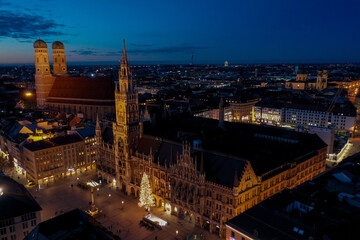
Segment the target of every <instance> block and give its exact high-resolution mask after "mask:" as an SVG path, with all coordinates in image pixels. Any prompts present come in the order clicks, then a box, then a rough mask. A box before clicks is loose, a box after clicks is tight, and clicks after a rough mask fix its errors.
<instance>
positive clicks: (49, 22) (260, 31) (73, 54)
mask: <svg viewBox="0 0 360 240" xmlns="http://www.w3.org/2000/svg"><path fill="white" fill-rule="evenodd" d="M39 37H40V38H41V39H43V40H45V41H46V42H48V50H49V54H50V56H51V43H52V42H53V41H55V40H56V39H59V40H60V41H63V42H64V44H65V51H66V55H67V60H68V62H101V61H112V62H114V63H115V62H116V61H117V60H119V59H120V58H121V50H122V39H123V38H125V39H126V43H127V49H128V56H129V59H130V61H131V63H132V64H142V63H150V64H152V63H162V64H163V63H169V64H176V63H185V64H186V63H190V61H191V54H192V53H193V54H194V63H195V64H205V63H209V64H214V63H219V64H221V63H223V62H224V61H225V60H228V61H229V63H230V64H235V63H329V62H345V63H348V62H360V1H358V0H353V1H352V0H342V1H340V0H338V1H334V0H333V1H332V0H329V1H323V0H292V1H291V0H233V1H226V0H206V1H203V0H191V1H188V0H181V1H180V0H167V1H166V0H163V1H156V0H151V1H149V0H144V1H140V0H127V1H122V0H102V1H100V0H71V1H70V0H31V1H30V0H26V1H25V0H0V63H2V64H4V63H33V62H34V59H33V58H34V57H33V55H34V53H33V52H34V50H33V46H32V44H33V42H34V41H35V40H36V39H38V38H39Z"/></svg>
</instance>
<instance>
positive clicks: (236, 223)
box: [226, 154, 360, 240]
mask: <svg viewBox="0 0 360 240" xmlns="http://www.w3.org/2000/svg"><path fill="white" fill-rule="evenodd" d="M359 163H360V155H359V154H358V155H357V156H354V157H351V159H349V160H347V161H345V162H344V163H343V164H340V165H339V166H337V167H335V168H333V169H332V170H331V171H328V172H327V173H325V174H322V175H321V176H319V177H318V178H316V179H314V180H312V181H309V182H306V183H304V184H302V185H300V186H298V187H296V188H294V189H292V190H284V191H282V192H281V193H279V194H276V195H274V196H273V197H271V198H269V199H268V200H265V201H264V202H262V203H260V204H259V205H257V206H255V207H253V208H251V209H249V210H248V211H246V212H244V213H243V214H240V215H239V216H237V217H235V218H233V219H231V220H230V221H228V222H227V223H226V224H227V225H228V226H230V227H231V228H233V229H235V230H237V231H240V232H243V233H245V234H246V235H248V236H249V237H256V236H257V237H259V238H260V239H264V240H266V239H274V238H275V237H278V238H276V239H304V240H305V239H310V237H312V239H353V237H354V236H359V235H360V229H359V228H358V226H357V225H358V222H360V199H359V198H358V197H356V196H357V195H356V194H358V187H357V186H358V185H359V182H360V177H359V176H360V165H359ZM339 174H340V175H347V176H348V178H346V181H343V180H344V179H343V178H342V177H340V179H339V178H337V177H334V175H335V176H340V175H339ZM354 190H355V191H354Z"/></svg>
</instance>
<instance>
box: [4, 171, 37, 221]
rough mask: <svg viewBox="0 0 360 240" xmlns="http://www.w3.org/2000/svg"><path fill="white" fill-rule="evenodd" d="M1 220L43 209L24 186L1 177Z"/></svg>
mask: <svg viewBox="0 0 360 240" xmlns="http://www.w3.org/2000/svg"><path fill="white" fill-rule="evenodd" d="M0 188H2V189H3V195H1V196H0V220H4V219H8V218H12V217H17V216H21V215H24V214H27V213H32V212H36V211H40V210H41V207H40V206H39V204H38V203H37V202H36V200H35V199H34V198H33V197H32V196H31V194H30V193H29V192H28V190H27V189H26V188H25V187H24V185H22V184H20V183H18V182H16V181H15V180H13V179H11V178H10V177H8V176H5V175H0Z"/></svg>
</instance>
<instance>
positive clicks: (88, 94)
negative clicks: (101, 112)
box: [47, 76, 115, 105]
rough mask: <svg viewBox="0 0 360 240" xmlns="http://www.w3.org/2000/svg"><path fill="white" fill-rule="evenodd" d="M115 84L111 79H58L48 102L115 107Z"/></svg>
mask: <svg viewBox="0 0 360 240" xmlns="http://www.w3.org/2000/svg"><path fill="white" fill-rule="evenodd" d="M114 94H115V83H114V82H113V81H112V80H111V79H110V78H100V77H96V78H95V77H63V76H62V77H56V78H55V82H54V84H53V86H52V88H51V91H50V93H49V96H48V99H47V101H48V102H61V103H80V104H94V105H114V104H115V103H114V101H115V100H114V99H115V95H114Z"/></svg>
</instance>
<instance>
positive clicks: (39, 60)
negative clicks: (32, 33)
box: [34, 39, 67, 107]
mask: <svg viewBox="0 0 360 240" xmlns="http://www.w3.org/2000/svg"><path fill="white" fill-rule="evenodd" d="M34 49H35V71H36V72H35V86H36V101H37V106H38V107H43V106H45V105H46V99H47V97H48V95H49V92H50V90H51V88H52V86H53V84H54V80H55V78H54V76H53V75H52V74H51V71H50V63H49V55H48V52H47V44H46V42H44V41H43V40H41V39H39V40H37V41H35V42H34ZM52 50H53V74H54V75H56V76H61V75H66V74H67V66H66V56H65V46H64V44H63V43H62V42H59V41H56V42H54V43H53V44H52Z"/></svg>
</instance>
